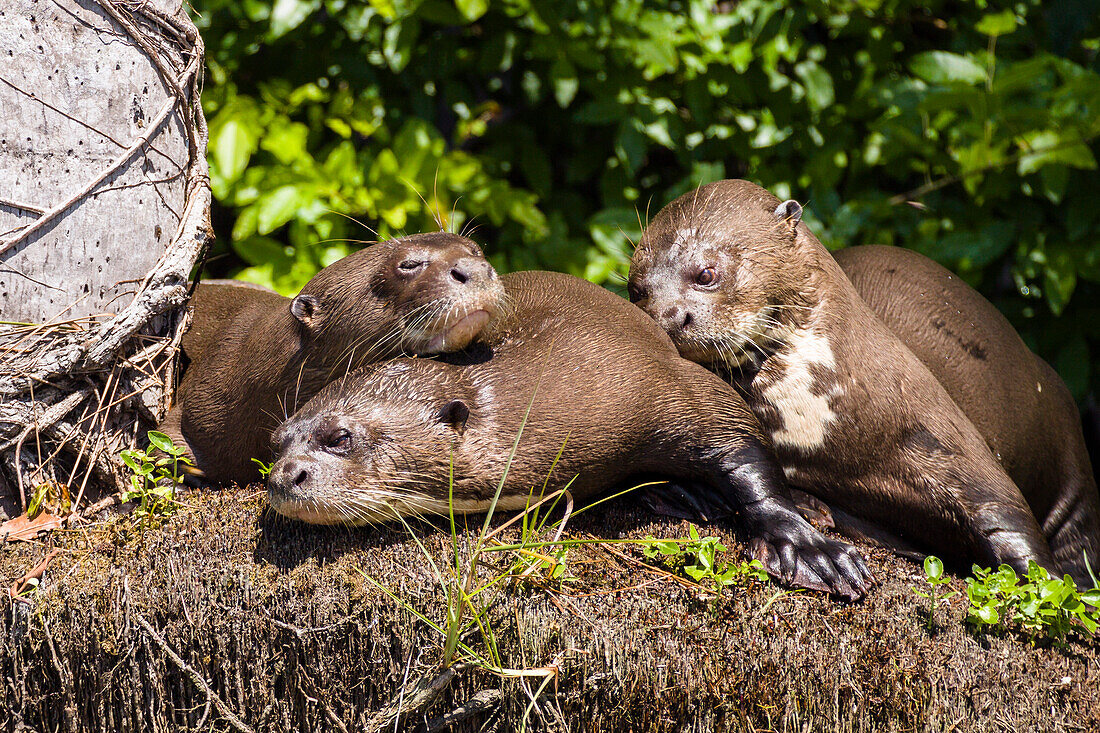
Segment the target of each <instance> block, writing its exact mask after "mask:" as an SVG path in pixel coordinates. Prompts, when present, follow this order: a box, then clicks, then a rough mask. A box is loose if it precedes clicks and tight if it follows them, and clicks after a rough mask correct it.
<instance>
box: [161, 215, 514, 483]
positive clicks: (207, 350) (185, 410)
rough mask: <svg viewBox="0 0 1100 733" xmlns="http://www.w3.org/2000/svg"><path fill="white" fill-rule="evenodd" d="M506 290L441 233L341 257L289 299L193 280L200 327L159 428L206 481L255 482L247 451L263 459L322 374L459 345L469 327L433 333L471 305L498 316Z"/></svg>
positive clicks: (472, 250)
mask: <svg viewBox="0 0 1100 733" xmlns="http://www.w3.org/2000/svg"><path fill="white" fill-rule="evenodd" d="M418 263H419V264H418ZM412 265H416V267H411V266H412ZM503 297H504V296H503V288H502V287H501V285H500V281H499V279H498V278H497V276H496V273H495V272H494V271H493V269H492V267H491V266H490V265H489V263H488V262H487V261H485V259H484V257H483V256H482V254H481V250H480V249H478V247H477V245H476V244H474V243H473V242H471V241H470V240H468V239H465V238H462V237H458V236H455V235H452V234H445V233H438V234H422V235H415V236H410V237H403V238H401V239H395V240H391V241H387V242H381V243H379V244H375V245H373V246H371V247H368V248H367V249H363V250H360V251H359V252H356V253H354V254H351V255H348V256H347V257H345V258H343V259H342V260H339V261H338V262H335V263H333V264H332V265H330V266H328V267H326V268H325V269H323V270H321V271H320V272H319V273H317V275H315V276H314V277H313V279H312V280H310V281H309V282H308V283H307V284H306V285H305V287H304V288H302V292H301V293H300V294H299V295H298V296H297V297H295V298H293V299H291V298H284V297H282V296H280V295H277V294H275V293H271V292H270V291H265V290H253V289H250V288H247V287H235V286H228V285H224V284H217V285H212V286H209V287H207V286H204V285H201V284H200V285H199V286H198V288H197V289H196V294H195V309H196V313H195V318H194V328H196V329H197V330H196V332H195V333H194V335H190V336H188V337H185V340H184V350H185V354H186V355H187V356H188V357H189V358H190V359H191V363H190V365H189V367H188V369H187V371H186V373H185V374H184V378H183V380H182V382H181V384H180V390H179V393H178V398H177V403H176V405H175V406H174V407H173V408H172V411H171V412H170V413H169V415H168V416H167V417H166V418H165V420H164V422H163V423H162V425H161V429H162V430H163V431H164V432H166V433H168V435H170V436H172V437H173V438H174V439H176V440H177V441H182V442H183V444H184V445H186V446H187V447H188V450H189V452H190V455H191V456H192V457H193V459H194V460H195V462H196V464H197V467H198V469H199V470H200V471H201V472H202V474H203V475H204V478H205V479H206V480H208V481H210V482H227V481H235V482H237V483H247V482H248V481H254V480H257V479H259V473H258V471H257V467H256V465H255V464H254V463H252V461H251V459H252V458H258V459H261V460H268V459H269V458H270V457H271V445H270V439H271V433H272V432H273V431H274V429H275V427H276V426H278V424H279V423H280V422H281V421H282V420H283V419H285V418H286V417H287V415H289V414H291V413H292V412H294V410H295V409H296V407H297V406H298V405H300V404H304V403H305V402H306V401H307V400H308V399H309V398H310V397H311V396H312V395H314V394H316V392H317V391H318V390H319V389H320V388H321V387H323V386H324V385H325V384H327V383H328V382H330V381H332V380H333V379H335V378H337V377H339V376H341V375H343V374H345V373H346V372H347V371H348V370H349V369H351V368H354V367H355V366H357V365H359V364H364V363H369V362H371V361H376V360H380V359H387V358H392V357H394V356H398V355H401V354H403V353H413V354H428V353H435V352H437V351H441V350H452V349H455V348H462V347H464V346H466V344H467V343H468V341H469V338H467V337H471V335H470V333H469V329H467V330H466V331H464V332H463V334H462V336H463V338H462V339H460V340H459V341H458V342H453V343H449V342H448V339H447V338H445V339H443V341H442V343H439V341H440V337H441V336H444V335H447V336H448V337H449V335H450V334H452V333H453V332H454V331H455V330H456V326H458V327H459V329H458V330H461V328H462V325H461V324H463V323H464V321H463V319H464V317H466V316H467V315H469V314H471V313H475V314H476V312H478V311H485V312H486V313H487V314H488V318H490V319H491V318H493V317H495V316H496V315H498V314H499V313H500V311H501V308H502V304H503ZM479 318H481V316H479Z"/></svg>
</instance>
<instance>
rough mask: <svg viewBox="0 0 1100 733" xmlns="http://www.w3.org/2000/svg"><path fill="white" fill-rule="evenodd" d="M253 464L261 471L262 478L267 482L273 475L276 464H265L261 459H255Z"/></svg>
mask: <svg viewBox="0 0 1100 733" xmlns="http://www.w3.org/2000/svg"><path fill="white" fill-rule="evenodd" d="M252 462H253V463H255V464H256V466H257V468H258V469H259V471H260V478H261V479H262V480H264V481H267V477H268V475H269V474H270V473H271V469H272V467H273V466H274V465H275V464H274V463H264V462H263V461H261V460H260V459H259V458H253V459H252Z"/></svg>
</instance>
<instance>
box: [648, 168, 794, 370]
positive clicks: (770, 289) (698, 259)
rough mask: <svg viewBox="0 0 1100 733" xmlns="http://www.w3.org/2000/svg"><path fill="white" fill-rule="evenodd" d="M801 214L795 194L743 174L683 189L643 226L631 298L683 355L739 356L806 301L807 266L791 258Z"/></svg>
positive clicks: (731, 361)
mask: <svg viewBox="0 0 1100 733" xmlns="http://www.w3.org/2000/svg"><path fill="white" fill-rule="evenodd" d="M795 207H797V210H796V209H795ZM800 217H801V207H799V206H798V204H797V203H795V202H793V201H790V202H785V203H783V204H780V203H779V200H778V199H776V198H775V197H774V196H772V195H771V194H770V193H768V192H767V191H765V190H764V189H762V188H760V187H759V186H756V185H754V184H751V183H748V182H747V181H720V182H718V183H712V184H709V185H707V186H703V187H702V188H699V189H697V190H695V191H693V192H690V193H687V194H685V195H683V196H681V197H680V198H678V199H676V200H675V201H673V202H672V203H670V204H669V205H668V206H666V207H665V208H664V209H662V210H661V211H660V212H659V213H658V214H657V216H656V218H654V220H653V222H652V224H650V225H649V227H647V228H646V231H645V233H644V234H643V236H642V241H641V244H639V246H638V249H637V250H636V251H635V254H634V257H633V259H632V261H631V263H630V275H629V279H628V282H627V289H628V292H629V295H630V300H631V302H633V303H635V304H636V305H638V306H639V307H640V308H642V309H643V310H645V311H646V312H647V313H648V314H649V315H650V316H652V317H653V319H654V320H656V321H657V323H658V324H659V325H660V326H661V327H662V328H664V330H665V331H666V332H668V334H669V336H670V337H672V340H673V343H675V344H676V347H677V349H679V351H680V353H681V355H683V356H684V357H685V358H687V359H691V360H693V361H698V362H702V363H706V364H723V365H726V366H728V367H732V366H737V365H739V364H742V363H744V362H745V361H746V360H747V359H748V358H749V356H750V355H751V352H752V350H753V349H756V350H761V351H766V350H767V349H768V348H769V346H770V345H771V344H773V343H774V342H775V341H776V340H777V339H778V337H779V333H780V332H781V331H782V330H783V328H784V324H785V323H786V322H787V320H788V316H789V314H790V313H791V312H792V311H796V310H797V309H798V308H800V307H802V306H801V305H800V298H799V291H800V288H801V287H802V285H803V283H804V280H805V277H806V274H805V273H804V272H802V271H801V270H800V268H799V267H798V264H797V258H795V257H793V255H794V249H795V248H794V244H795V234H794V232H795V227H796V226H797V224H798V220H799V218H800Z"/></svg>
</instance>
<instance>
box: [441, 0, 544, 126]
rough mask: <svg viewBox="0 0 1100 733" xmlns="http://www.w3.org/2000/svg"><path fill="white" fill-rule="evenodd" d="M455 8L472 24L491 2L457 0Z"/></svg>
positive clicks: (486, 10) (485, 11) (486, 0)
mask: <svg viewBox="0 0 1100 733" xmlns="http://www.w3.org/2000/svg"><path fill="white" fill-rule="evenodd" d="M455 7H456V8H458V12H460V13H462V17H463V18H465V19H466V20H468V21H470V22H471V23H472V22H473V21H475V20H477V19H478V18H480V17H481V16H483V15H485V13H487V12H488V11H489V0H455ZM562 106H563V107H564V106H565V105H564V104H563V105H562Z"/></svg>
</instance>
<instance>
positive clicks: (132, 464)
mask: <svg viewBox="0 0 1100 733" xmlns="http://www.w3.org/2000/svg"><path fill="white" fill-rule="evenodd" d="M119 458H121V459H122V462H123V463H125V464H126V467H127V468H129V469H130V470H131V471H133V472H134V473H138V472H140V471H141V463H139V462H138V461H137V460H136V459H135V456H134V451H129V450H124V451H122V452H121V453H119Z"/></svg>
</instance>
